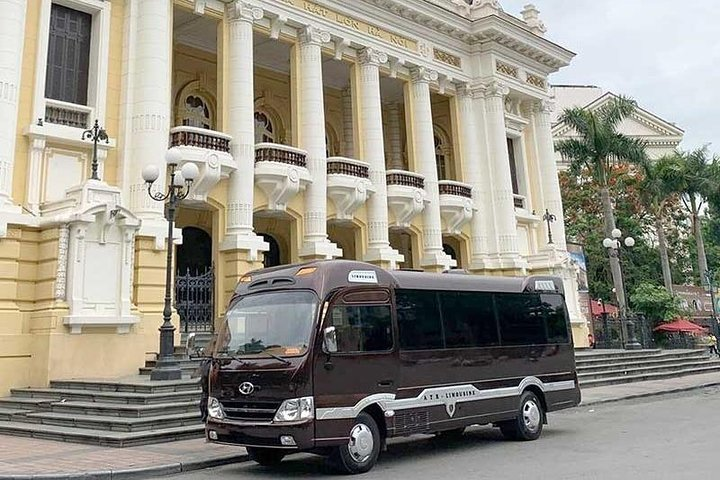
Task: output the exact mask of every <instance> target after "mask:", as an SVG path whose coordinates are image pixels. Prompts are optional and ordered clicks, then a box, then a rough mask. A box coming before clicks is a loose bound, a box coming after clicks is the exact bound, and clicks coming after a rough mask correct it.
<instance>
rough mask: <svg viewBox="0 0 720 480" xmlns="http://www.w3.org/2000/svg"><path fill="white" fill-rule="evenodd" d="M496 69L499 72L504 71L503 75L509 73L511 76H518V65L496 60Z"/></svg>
mask: <svg viewBox="0 0 720 480" xmlns="http://www.w3.org/2000/svg"><path fill="white" fill-rule="evenodd" d="M495 70H496V71H497V72H498V73H502V74H503V75H507V76H509V77H513V78H518V67H516V66H514V65H510V64H508V63H505V62H501V61H497V62H495Z"/></svg>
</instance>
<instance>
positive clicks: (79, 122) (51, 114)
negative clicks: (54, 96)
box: [45, 98, 92, 129]
mask: <svg viewBox="0 0 720 480" xmlns="http://www.w3.org/2000/svg"><path fill="white" fill-rule="evenodd" d="M91 114H92V108H90V107H87V106H85V105H75V104H74V103H67V102H61V101H59V100H51V99H49V98H48V99H46V100H45V123H54V124H55V125H64V126H67V127H75V128H83V129H84V128H89V127H90V115H91Z"/></svg>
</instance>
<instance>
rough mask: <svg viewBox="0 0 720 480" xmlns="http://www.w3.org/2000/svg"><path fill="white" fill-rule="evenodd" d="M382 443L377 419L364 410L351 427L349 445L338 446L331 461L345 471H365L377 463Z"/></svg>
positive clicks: (352, 472) (351, 472)
mask: <svg viewBox="0 0 720 480" xmlns="http://www.w3.org/2000/svg"><path fill="white" fill-rule="evenodd" d="M381 444H382V438H381V437H380V429H379V428H378V426H377V423H376V422H375V419H373V417H372V416H370V415H369V414H367V413H365V412H363V413H361V414H360V415H358V417H357V418H356V419H355V424H354V425H353V427H352V428H351V429H350V440H349V441H348V443H347V445H342V446H340V447H337V449H335V451H334V452H333V453H332V455H331V456H330V461H331V462H332V463H333V464H334V465H335V467H336V468H338V469H339V470H340V471H342V472H344V473H350V474H357V473H365V472H367V471H369V470H370V469H371V468H373V467H374V466H375V464H376V463H377V459H378V456H379V455H380V447H381Z"/></svg>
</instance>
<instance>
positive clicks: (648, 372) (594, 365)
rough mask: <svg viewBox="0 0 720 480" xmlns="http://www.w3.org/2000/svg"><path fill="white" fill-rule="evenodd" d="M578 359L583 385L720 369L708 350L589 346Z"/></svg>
mask: <svg viewBox="0 0 720 480" xmlns="http://www.w3.org/2000/svg"><path fill="white" fill-rule="evenodd" d="M575 362H576V365H577V372H578V380H579V382H580V387H581V388H592V387H600V386H603V385H614V384H620V383H632V382H642V381H645V380H662V379H664V378H673V377H681V376H685V375H695V374H701V373H711V372H720V359H717V358H709V357H708V354H707V353H706V351H705V350H586V351H579V352H576V353H575Z"/></svg>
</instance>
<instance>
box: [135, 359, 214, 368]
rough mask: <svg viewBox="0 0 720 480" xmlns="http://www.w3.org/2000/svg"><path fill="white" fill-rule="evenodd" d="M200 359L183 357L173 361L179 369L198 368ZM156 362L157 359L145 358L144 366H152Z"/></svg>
mask: <svg viewBox="0 0 720 480" xmlns="http://www.w3.org/2000/svg"><path fill="white" fill-rule="evenodd" d="M200 361H201V360H200V359H199V358H193V359H189V358H183V359H181V360H178V361H177V362H175V363H176V365H177V366H178V367H180V368H181V369H186V368H198V367H199V366H200ZM156 364H157V360H145V366H146V367H150V368H154V367H155V365H156Z"/></svg>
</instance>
